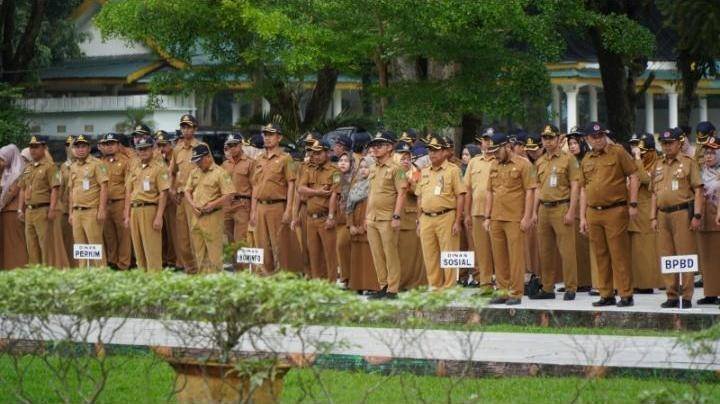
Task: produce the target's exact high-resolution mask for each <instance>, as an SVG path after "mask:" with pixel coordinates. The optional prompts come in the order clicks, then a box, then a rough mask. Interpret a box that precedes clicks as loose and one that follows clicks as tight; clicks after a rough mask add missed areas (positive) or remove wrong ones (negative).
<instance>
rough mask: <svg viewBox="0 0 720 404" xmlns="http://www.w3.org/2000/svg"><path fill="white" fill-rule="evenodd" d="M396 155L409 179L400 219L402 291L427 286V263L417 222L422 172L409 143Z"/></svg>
mask: <svg viewBox="0 0 720 404" xmlns="http://www.w3.org/2000/svg"><path fill="white" fill-rule="evenodd" d="M395 154H397V155H400V165H401V166H402V167H403V169H404V170H405V176H406V177H407V178H408V189H407V194H406V195H405V204H404V205H403V211H404V214H403V215H402V216H401V218H400V235H399V236H398V250H399V251H401V253H402V255H403V258H402V260H400V290H409V289H414V288H417V287H420V286H425V285H427V275H426V274H425V263H424V262H423V259H422V249H421V247H420V237H418V235H417V222H416V221H417V216H418V215H417V209H418V207H417V196H415V185H416V184H417V182H418V180H420V170H418V169H417V168H415V166H413V165H412V154H411V149H410V145H408V144H407V143H403V142H400V143H398V144H397V146H396V147H395Z"/></svg>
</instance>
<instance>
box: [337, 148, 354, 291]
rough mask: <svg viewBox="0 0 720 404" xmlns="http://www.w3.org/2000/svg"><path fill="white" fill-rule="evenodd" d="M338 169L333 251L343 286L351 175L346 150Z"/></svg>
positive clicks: (347, 277)
mask: <svg viewBox="0 0 720 404" xmlns="http://www.w3.org/2000/svg"><path fill="white" fill-rule="evenodd" d="M337 166H338V170H340V174H341V176H340V195H339V197H338V198H337V204H338V206H337V208H335V212H337V213H336V217H335V218H336V219H337V226H336V227H335V242H336V243H335V253H336V254H337V262H338V264H339V265H340V281H341V282H342V284H343V285H345V287H347V286H348V283H349V282H350V246H351V242H350V229H349V228H348V226H347V212H346V209H345V208H346V206H347V198H348V194H349V193H350V185H351V182H352V176H353V169H354V167H353V166H354V164H353V158H352V157H351V156H350V154H348V153H347V152H345V153H342V154H341V155H340V156H339V158H338V163H337Z"/></svg>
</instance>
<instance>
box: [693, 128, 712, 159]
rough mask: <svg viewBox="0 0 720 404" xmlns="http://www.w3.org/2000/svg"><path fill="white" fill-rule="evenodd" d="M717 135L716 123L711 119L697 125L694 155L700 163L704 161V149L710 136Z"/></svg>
mask: <svg viewBox="0 0 720 404" xmlns="http://www.w3.org/2000/svg"><path fill="white" fill-rule="evenodd" d="M714 137H715V125H713V124H712V122H710V121H702V122H698V124H697V126H696V127H695V155H694V156H692V157H693V158H694V159H695V161H696V162H697V163H698V164H701V163H702V161H703V151H704V148H703V146H705V145H706V144H707V142H708V140H709V139H710V138H714Z"/></svg>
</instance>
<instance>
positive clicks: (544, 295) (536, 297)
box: [530, 289, 555, 300]
mask: <svg viewBox="0 0 720 404" xmlns="http://www.w3.org/2000/svg"><path fill="white" fill-rule="evenodd" d="M554 298H555V292H546V291H544V290H542V289H541V290H540V291H539V292H537V293H536V294H534V295H532V296H530V299H532V300H543V299H554Z"/></svg>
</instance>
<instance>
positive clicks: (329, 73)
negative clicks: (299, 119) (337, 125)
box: [302, 67, 340, 129]
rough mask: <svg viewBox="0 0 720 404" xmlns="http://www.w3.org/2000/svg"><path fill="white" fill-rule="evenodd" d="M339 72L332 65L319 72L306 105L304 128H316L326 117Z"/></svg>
mask: <svg viewBox="0 0 720 404" xmlns="http://www.w3.org/2000/svg"><path fill="white" fill-rule="evenodd" d="M339 74H340V72H339V71H338V70H337V69H334V68H330V67H325V68H323V69H321V70H320V71H319V72H318V73H317V81H316V83H315V88H314V89H313V93H312V96H311V97H310V101H309V102H308V104H307V106H306V107H305V119H304V120H303V124H302V127H303V128H304V129H312V128H314V127H315V126H317V124H319V123H320V122H322V121H323V119H324V118H325V113H326V112H327V110H328V107H329V106H330V102H331V101H332V99H333V93H334V92H335V85H336V84H337V78H338V75H339Z"/></svg>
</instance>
